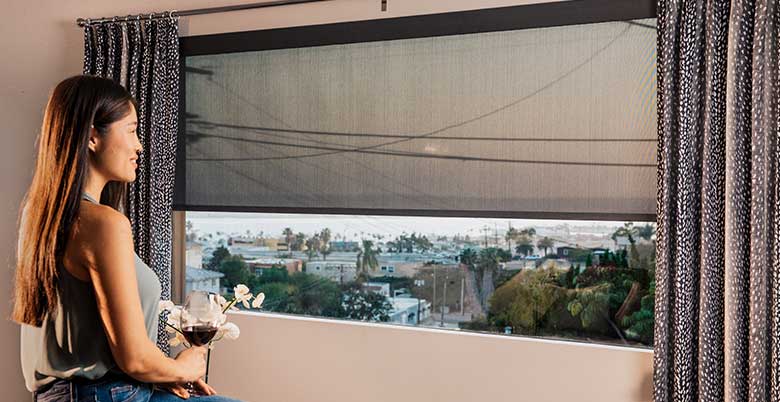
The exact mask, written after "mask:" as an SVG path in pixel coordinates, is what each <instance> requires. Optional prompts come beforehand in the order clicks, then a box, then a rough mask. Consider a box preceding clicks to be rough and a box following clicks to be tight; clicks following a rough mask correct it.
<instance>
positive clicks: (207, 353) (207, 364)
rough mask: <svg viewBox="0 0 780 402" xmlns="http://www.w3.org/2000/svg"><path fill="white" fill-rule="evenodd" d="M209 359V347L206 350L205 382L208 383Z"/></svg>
mask: <svg viewBox="0 0 780 402" xmlns="http://www.w3.org/2000/svg"><path fill="white" fill-rule="evenodd" d="M210 360H211V348H210V347H209V349H208V351H206V384H208V383H209V361H210Z"/></svg>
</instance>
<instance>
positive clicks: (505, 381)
mask: <svg viewBox="0 0 780 402" xmlns="http://www.w3.org/2000/svg"><path fill="white" fill-rule="evenodd" d="M228 320H229V321H231V322H235V323H236V324H238V326H239V327H240V328H241V336H240V337H239V338H238V340H235V341H221V342H220V343H218V344H217V345H216V347H215V348H214V350H213V353H212V356H211V359H212V360H211V367H210V368H211V374H210V375H209V383H210V384H212V385H213V386H214V387H215V388H216V389H217V390H218V391H220V390H222V391H224V392H225V393H226V395H228V396H232V397H237V398H241V399H243V400H246V401H248V402H310V401H317V402H337V401H338V402H342V401H370V402H398V401H415V402H418V401H419V402H477V401H490V402H516V401H540V402H542V401H578V402H586V401H599V402H603V401H614V402H639V401H651V400H652V387H651V381H652V359H653V355H652V352H650V351H647V350H638V349H630V348H622V347H613V346H602V345H590V344H582V343H574V342H560V341H551V340H538V339H529V338H522V337H507V336H501V335H487V334H485V335H483V334H475V333H458V332H456V331H447V330H437V329H421V328H410V327H401V326H393V327H388V326H385V325H377V324H368V323H346V322H338V321H329V320H321V319H315V318H304V317H290V316H279V315H273V314H264V313H247V312H239V313H230V314H229V319H228ZM238 356H240V358H238Z"/></svg>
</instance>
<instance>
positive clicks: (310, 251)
mask: <svg viewBox="0 0 780 402" xmlns="http://www.w3.org/2000/svg"><path fill="white" fill-rule="evenodd" d="M321 243H322V242H321V241H320V236H319V235H314V237H311V238H309V239H308V240H306V255H307V256H308V257H309V261H311V259H312V258H314V257H315V256H316V255H317V252H318V251H319V249H320V245H321Z"/></svg>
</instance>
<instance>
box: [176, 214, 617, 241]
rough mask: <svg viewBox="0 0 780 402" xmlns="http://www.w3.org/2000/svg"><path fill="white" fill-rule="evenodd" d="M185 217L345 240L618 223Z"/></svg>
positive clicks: (226, 227)
mask: <svg viewBox="0 0 780 402" xmlns="http://www.w3.org/2000/svg"><path fill="white" fill-rule="evenodd" d="M187 220H188V221H190V222H192V224H193V228H194V229H195V230H197V231H198V232H199V233H200V234H201V235H203V234H208V233H214V234H216V232H223V233H228V234H245V233H246V231H247V230H249V231H250V233H251V234H252V235H258V234H260V231H262V232H263V235H264V236H280V235H281V234H282V231H283V230H284V228H286V227H289V228H291V229H292V230H293V231H294V232H296V233H297V232H303V233H305V234H307V235H311V234H313V233H315V232H319V231H320V230H322V229H323V228H326V227H327V228H330V230H331V232H332V233H333V235H334V237H335V235H336V234H340V235H345V236H346V237H347V239H349V240H351V239H353V238H354V237H355V236H354V235H355V234H357V235H358V236H357V237H358V238H359V237H361V232H363V234H365V235H366V236H368V235H370V234H381V235H384V236H387V237H395V236H398V235H400V234H402V233H404V232H406V233H408V234H411V233H413V232H416V233H423V234H426V235H439V236H441V235H444V236H453V235H455V234H460V235H461V236H464V235H469V236H470V237H472V238H474V237H483V236H484V235H485V231H484V228H486V227H487V228H488V236H491V237H492V236H495V232H496V231H497V232H498V234H499V236H501V237H503V234H504V233H506V230H507V228H508V227H509V225H510V224H511V225H512V227H515V228H525V227H534V228H536V229H537V231H540V229H541V231H540V232H541V233H540V234H544V233H543V232H544V231H545V230H554V227H556V226H560V225H563V224H568V225H569V228H570V229H569V230H570V232H571V233H572V234H574V233H583V234H585V233H593V234H607V233H612V232H614V230H615V229H616V228H618V227H620V226H622V225H623V222H617V221H576V220H535V219H491V218H443V217H418V216H366V215H360V216H358V215H310V214H276V213H274V214H270V213H222V212H219V213H218V212H187Z"/></svg>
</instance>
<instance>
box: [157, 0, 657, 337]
mask: <svg viewBox="0 0 780 402" xmlns="http://www.w3.org/2000/svg"><path fill="white" fill-rule="evenodd" d="M656 17H657V4H656V1H655V0H630V1H625V0H563V1H557V2H551V3H537V4H527V5H517V6H509V7H498V8H489V9H478V10H469V11H456V12H445V13H437V14H427V15H416V16H408V17H394V18H382V19H375V20H361V21H350V22H339V23H331V24H319V25H304V26H296V27H287V28H274V29H261V30H254V31H245V32H228V33H218V34H208V35H197V36H185V37H181V38H180V47H179V50H180V58H179V91H180V95H179V105H178V133H177V143H178V144H179V146H178V147H177V150H176V170H175V191H174V197H173V210H172V214H173V239H174V244H173V249H172V251H173V267H172V271H173V272H172V278H173V281H172V293H173V301H174V302H176V303H179V304H181V303H182V302H183V295H184V289H185V286H186V284H185V280H184V279H185V270H186V267H185V256H186V241H185V236H186V233H185V232H186V227H185V222H186V213H187V212H190V211H192V212H197V211H204V212H248V213H251V212H256V213H295V214H318V215H319V214H323V215H397V216H432V217H464V218H515V219H551V220H552V219H558V220H604V221H639V222H645V221H655V220H656V214H622V213H561V212H517V211H471V210H465V211H463V210H411V209H365V208H299V207H234V206H224V205H207V206H189V205H187V203H186V199H185V194H186V187H185V185H186V164H185V160H186V146H184V144H186V142H185V135H186V132H185V128H186V113H185V112H186V75H187V69H186V66H185V59H186V58H187V57H189V56H202V55H216V54H225V53H238V52H251V51H263V50H275V49H291V48H303V47H316V46H327V45H338V44H351V43H363V42H375V41H387V40H400V39H414V38H426V37H438V36H450V35H462V34H473V33H486V32H500V31H512V30H521V29H532V28H546V27H556V26H567V25H580V24H595V23H603V22H617V21H628V20H637V19H646V18H656ZM345 243H346V242H345ZM288 247H289V246H288ZM317 270H319V267H317ZM415 285H416V284H415ZM423 285H424V282H422V284H421V285H419V286H423ZM423 311H425V310H423ZM273 314H274V315H276V316H283V317H286V318H301V317H298V316H295V315H288V314H278V313H273ZM429 314H431V312H430V311H429ZM302 318H304V319H312V320H318V321H319V320H322V321H336V322H341V323H344V324H355V323H353V322H351V321H350V322H344V321H343V320H338V319H331V318H325V317H316V318H315V317H302ZM416 319H417V320H419V317H417V318H416ZM372 325H382V326H388V325H387V324H385V323H376V324H372ZM388 327H396V326H394V325H389V326H388ZM414 329H423V330H431V329H430V328H422V327H421V328H417V327H415V328H414ZM479 335H486V336H503V335H501V334H481V333H480V334H479ZM530 338H532V339H537V338H536V337H530ZM538 340H543V341H549V340H547V339H544V338H538ZM562 342H572V343H579V344H583V345H588V346H596V347H607V348H613V347H614V348H622V346H616V345H609V344H602V343H589V342H584V341H581V340H577V339H567V340H565V341H562ZM630 349H632V350H633V351H643V350H645V349H650V350H652V349H651V348H646V347H637V346H632V347H630Z"/></svg>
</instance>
